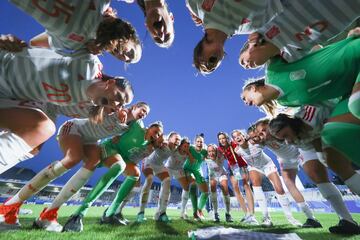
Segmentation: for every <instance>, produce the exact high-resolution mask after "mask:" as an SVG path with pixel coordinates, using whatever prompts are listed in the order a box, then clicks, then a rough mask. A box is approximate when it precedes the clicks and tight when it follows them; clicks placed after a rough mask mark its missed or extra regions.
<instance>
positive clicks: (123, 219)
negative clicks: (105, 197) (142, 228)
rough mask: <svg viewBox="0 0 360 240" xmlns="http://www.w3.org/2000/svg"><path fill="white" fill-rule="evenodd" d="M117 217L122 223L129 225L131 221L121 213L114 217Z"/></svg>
mask: <svg viewBox="0 0 360 240" xmlns="http://www.w3.org/2000/svg"><path fill="white" fill-rule="evenodd" d="M114 216H115V217H117V218H118V219H120V220H121V221H123V222H125V223H126V224H129V223H130V221H129V220H128V219H126V218H125V217H124V216H123V215H122V213H121V212H119V213H117V214H115V215H114Z"/></svg>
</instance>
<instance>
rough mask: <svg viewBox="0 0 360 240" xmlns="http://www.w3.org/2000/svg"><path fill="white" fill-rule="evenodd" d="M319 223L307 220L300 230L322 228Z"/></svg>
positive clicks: (314, 220)
mask: <svg viewBox="0 0 360 240" xmlns="http://www.w3.org/2000/svg"><path fill="white" fill-rule="evenodd" d="M322 227H323V226H322V225H321V223H320V222H319V221H318V220H316V219H311V218H308V219H306V222H305V223H304V224H303V225H302V228H322Z"/></svg>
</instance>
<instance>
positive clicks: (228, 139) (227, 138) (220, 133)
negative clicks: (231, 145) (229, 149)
mask: <svg viewBox="0 0 360 240" xmlns="http://www.w3.org/2000/svg"><path fill="white" fill-rule="evenodd" d="M220 135H224V136H225V138H226V141H227V142H229V141H230V138H229V135H228V134H227V133H226V132H218V133H217V135H216V137H217V139H218V144H219V146H222V144H221V143H220V141H219V136H220Z"/></svg>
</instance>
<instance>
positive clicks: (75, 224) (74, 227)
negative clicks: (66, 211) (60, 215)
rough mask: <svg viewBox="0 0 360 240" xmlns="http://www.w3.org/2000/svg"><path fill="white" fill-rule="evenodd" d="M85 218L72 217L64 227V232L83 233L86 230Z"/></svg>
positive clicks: (80, 216) (79, 216)
mask: <svg viewBox="0 0 360 240" xmlns="http://www.w3.org/2000/svg"><path fill="white" fill-rule="evenodd" d="M82 219H83V216H82V215H81V214H79V215H71V216H70V219H69V220H67V222H66V223H65V225H64V227H63V232H82V231H83V230H84V224H83V220H82Z"/></svg>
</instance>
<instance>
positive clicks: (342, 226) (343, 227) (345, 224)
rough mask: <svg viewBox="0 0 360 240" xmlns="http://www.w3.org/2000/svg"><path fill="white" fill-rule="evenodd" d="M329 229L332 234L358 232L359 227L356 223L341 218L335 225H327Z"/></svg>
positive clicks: (359, 231) (359, 230) (352, 233)
mask: <svg viewBox="0 0 360 240" xmlns="http://www.w3.org/2000/svg"><path fill="white" fill-rule="evenodd" d="M329 231H330V232H331V233H334V234H349V235H350V234H351V235H354V234H360V227H359V225H357V223H353V222H349V221H347V220H345V219H341V220H340V221H339V223H338V224H337V225H336V226H332V227H329Z"/></svg>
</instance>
